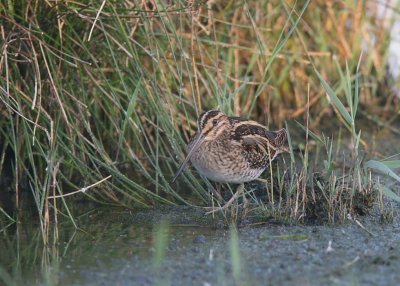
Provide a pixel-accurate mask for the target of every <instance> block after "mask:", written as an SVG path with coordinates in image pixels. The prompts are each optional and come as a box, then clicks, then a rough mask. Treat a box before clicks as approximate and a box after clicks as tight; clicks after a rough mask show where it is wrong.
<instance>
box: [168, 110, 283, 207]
mask: <svg viewBox="0 0 400 286" xmlns="http://www.w3.org/2000/svg"><path fill="white" fill-rule="evenodd" d="M197 126H198V127H197V128H198V129H197V132H196V134H195V135H194V136H193V137H192V138H191V139H190V141H189V143H188V145H187V156H186V158H185V160H184V161H183V162H182V163H181V165H180V166H179V168H178V170H177V172H176V173H175V176H174V178H173V179H172V182H174V181H175V180H176V178H177V177H178V176H179V175H180V173H181V172H182V171H183V169H184V168H185V166H186V164H187V163H188V162H189V160H190V161H191V162H192V164H193V166H194V167H195V168H196V169H197V171H198V172H199V173H200V174H202V175H204V176H206V177H207V178H209V179H210V180H212V181H216V182H222V183H235V184H240V186H239V188H238V191H237V192H236V194H235V195H234V196H233V197H232V198H231V199H230V200H229V201H228V202H227V203H226V204H225V205H224V206H223V207H221V208H219V209H216V210H221V209H225V208H227V207H228V206H229V205H230V204H232V202H233V201H234V200H235V199H236V198H237V197H238V196H239V195H240V193H242V192H243V190H244V185H243V183H245V182H249V181H252V180H255V179H257V178H258V177H259V176H260V175H261V174H262V172H263V171H264V170H265V169H266V168H267V167H268V166H269V164H270V163H271V161H272V160H274V159H275V157H276V156H277V155H278V154H280V153H282V152H287V151H288V149H287V147H286V146H285V145H286V141H287V134H286V130H285V129H280V130H278V131H269V130H267V128H266V127H265V126H263V125H261V124H259V123H257V122H255V121H252V120H245V119H242V118H239V117H228V116H226V115H225V114H224V113H223V112H221V111H219V110H210V111H207V112H204V113H202V114H201V115H200V116H199V118H198V119H197ZM216 210H214V211H216Z"/></svg>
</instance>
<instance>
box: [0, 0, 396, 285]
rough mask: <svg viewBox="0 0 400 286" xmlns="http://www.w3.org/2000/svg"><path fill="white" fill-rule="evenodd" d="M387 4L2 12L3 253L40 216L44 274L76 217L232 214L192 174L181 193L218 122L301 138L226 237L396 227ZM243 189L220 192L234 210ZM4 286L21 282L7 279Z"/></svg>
mask: <svg viewBox="0 0 400 286" xmlns="http://www.w3.org/2000/svg"><path fill="white" fill-rule="evenodd" d="M380 5H381V4H380V3H379V2H373V1H319V0H316V1H289V2H285V1H280V0H276V1H275V0H273V1H231V0H230V1H172V2H171V1H112V2H109V1H100V2H99V3H97V2H95V1H94V2H93V1H73V2H68V1H58V2H52V1H43V0H34V1H28V0H21V1H15V3H14V2H13V1H3V2H2V3H0V20H1V21H0V39H1V40H0V41H1V58H0V75H1V76H0V115H1V116H0V175H1V177H0V221H1V228H0V229H1V232H0V233H1V235H2V236H3V235H4V238H2V239H5V240H7V239H8V235H9V232H10V231H11V232H13V231H12V230H15V224H16V223H17V222H21V221H26V219H27V218H28V219H29V220H30V221H31V222H32V223H35V225H36V224H37V225H39V226H40V227H39V229H40V231H39V232H38V233H37V238H38V239H39V238H40V245H41V246H42V247H44V248H43V249H44V250H43V251H44V254H43V260H42V261H45V262H43V263H44V264H46V263H47V262H48V261H50V260H51V259H50V258H49V257H51V255H50V256H49V253H52V254H54V253H56V252H54V251H52V250H51V249H49V247H50V248H51V247H54V246H55V245H56V244H57V243H58V238H59V235H58V232H59V228H62V225H63V223H70V224H72V225H73V228H74V229H79V227H80V225H79V223H78V222H79V216H80V215H81V212H80V211H76V207H75V206H76V205H77V204H79V205H81V203H83V204H86V205H87V206H93V205H96V206H107V207H111V206H113V207H119V208H124V209H129V210H132V211H137V210H139V209H143V208H148V207H150V208H152V207H153V208H154V207H161V206H165V205H185V206H191V207H204V206H213V205H218V204H221V203H222V202H221V201H218V200H216V199H215V198H214V197H213V196H212V195H211V193H210V192H209V190H210V189H211V188H216V187H217V186H216V185H215V184H213V183H211V182H209V181H207V180H206V179H204V178H202V177H200V176H198V174H196V172H194V171H193V170H191V169H187V170H185V172H184V173H183V175H182V176H181V177H180V178H179V180H178V181H177V183H176V184H173V185H171V184H170V183H169V182H170V179H171V178H172V176H173V174H174V172H175V170H176V168H177V166H178V164H179V163H180V161H181V160H182V158H183V157H184V155H185V144H186V143H187V142H188V140H189V138H190V137H191V135H192V134H193V133H194V129H195V128H196V118H197V116H198V115H199V114H200V112H202V111H204V110H207V109H215V108H218V109H220V110H222V111H224V112H225V113H226V114H228V115H236V116H237V115H241V116H243V117H245V118H251V119H253V120H257V121H258V122H262V123H263V124H265V125H267V126H268V127H270V128H271V129H278V128H281V127H285V128H287V130H288V132H289V135H290V140H289V146H290V151H291V152H290V154H287V155H285V156H283V157H282V158H281V159H280V160H278V161H277V162H276V164H273V165H271V167H270V169H269V170H267V171H266V172H265V174H264V175H263V176H262V180H261V181H259V182H258V183H255V184H249V185H248V186H247V188H246V196H247V197H248V199H249V202H250V205H249V208H248V209H247V211H246V212H245V211H243V210H242V208H241V201H240V200H238V201H237V203H236V204H235V205H234V206H233V207H232V208H231V209H230V210H229V211H227V212H223V213H222V215H219V216H217V217H216V218H215V219H216V220H217V221H218V220H219V219H221V218H222V222H223V223H224V225H225V226H228V225H231V224H232V223H233V224H235V225H236V224H239V225H240V224H241V223H242V222H246V221H247V222H249V223H250V224H251V223H254V224H258V223H264V222H266V221H270V220H273V221H279V222H281V223H290V224H300V225H302V224H321V223H329V224H337V223H343V222H345V221H346V220H347V219H348V218H352V219H356V218H357V217H359V216H363V215H368V214H370V213H378V216H379V217H380V219H381V220H382V221H384V222H389V223H390V222H391V221H393V220H395V218H394V216H395V214H396V211H394V210H393V209H396V207H397V205H396V204H398V203H399V202H400V198H399V196H398V184H399V183H400V177H399V175H398V169H399V168H400V160H399V152H400V150H399V147H398V144H396V143H392V144H391V145H390V148H389V149H388V150H384V151H383V150H381V149H380V145H375V142H381V141H382V137H383V141H385V140H387V141H389V142H397V141H396V140H397V139H396V138H399V136H400V128H399V127H398V126H400V125H399V122H400V118H399V116H400V114H399V110H400V99H399V91H398V90H395V89H394V88H393V87H394V86H395V83H396V79H395V78H392V77H391V76H390V74H388V73H387V63H388V45H389V44H390V25H391V19H388V18H387V17H386V18H385V17H384V15H385V13H383V14H382V13H380V12H379V13H378V11H382V9H383V11H387V10H390V9H392V10H393V7H390V6H388V5H386V6H380ZM378 131H379V133H378ZM384 132H385V133H386V134H385V135H382V134H383V133H384ZM376 134H378V135H376ZM375 137H377V138H375ZM386 138H388V139H386ZM392 138H395V139H394V140H392ZM377 144H381V143H377ZM393 182H397V185H396V183H393ZM234 189H235V188H234V187H233V186H226V185H225V186H222V192H223V193H224V196H226V197H229V196H231V195H232V192H233V191H234ZM393 206H395V207H393ZM88 208H89V207H88ZM255 218H256V219H255ZM17 229H18V228H17ZM231 237H232V239H231V240H230V243H231V244H232V245H233V246H232V247H233V248H232V249H233V250H234V249H235V245H236V246H237V241H236V240H235V239H237V238H235V236H232V235H231ZM158 243H160V244H162V243H163V241H162V240H161V241H159V242H158ZM156 244H157V243H156ZM155 248H156V249H157V246H155ZM53 250H54V249H53ZM45 253H46V254H45ZM57 253H58V252H57ZM156 253H157V251H156ZM44 257H46V258H44ZM55 257H57V255H55ZM156 257H158V256H157V255H156ZM160 257H162V252H161V253H160V254H159V258H160ZM53 258H54V257H53ZM159 258H154V259H155V261H154V267H155V268H156V270H157V269H160V268H159V267H161V266H160V265H159V262H157V259H159ZM231 259H232V261H235V260H236V259H237V253H236V254H235V251H232V257H231ZM46 261H47V262H46ZM54 261H58V260H57V259H55V260H54ZM49 265H50V264H46V267H47V268H46V269H48V267H50V266H49ZM234 265H236V266H234ZM238 267H240V266H239V265H237V264H235V263H233V268H232V271H233V272H232V273H233V277H234V279H237V280H238V279H239V280H240V277H238V276H237V275H239V274H238V273H239V272H240V268H238ZM4 273H6V274H4ZM235 273H236V274H235ZM1 279H2V280H3V281H5V282H6V283H7V281H9V282H10V281H11V282H12V279H11V278H10V279H9V275H8V274H7V271H5V270H4V268H3V267H1V268H0V281H1ZM11 282H10V283H11ZM49 283H50V284H51V283H55V284H57V281H49ZM11 284H12V283H11Z"/></svg>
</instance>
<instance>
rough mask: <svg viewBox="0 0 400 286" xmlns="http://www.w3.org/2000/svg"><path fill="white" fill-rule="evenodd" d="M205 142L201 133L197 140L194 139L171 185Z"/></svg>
mask: <svg viewBox="0 0 400 286" xmlns="http://www.w3.org/2000/svg"><path fill="white" fill-rule="evenodd" d="M202 141H203V136H201V134H200V133H198V134H197V135H196V138H194V142H193V145H192V147H191V148H190V150H189V151H188V154H187V155H186V158H185V160H183V162H182V163H181V165H180V166H179V168H178V170H177V171H176V173H175V175H174V178H173V179H172V181H171V183H174V182H175V180H176V178H178V176H179V175H180V174H181V173H182V171H183V169H184V168H185V166H186V164H187V163H188V162H189V160H190V157H192V155H193V153H194V152H195V151H196V150H197V148H199V146H200V144H201V142H202Z"/></svg>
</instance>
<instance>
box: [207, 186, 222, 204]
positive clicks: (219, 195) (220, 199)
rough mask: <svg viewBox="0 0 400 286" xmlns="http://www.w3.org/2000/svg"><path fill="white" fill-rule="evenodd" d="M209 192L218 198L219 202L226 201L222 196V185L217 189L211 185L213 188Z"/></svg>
mask: <svg viewBox="0 0 400 286" xmlns="http://www.w3.org/2000/svg"><path fill="white" fill-rule="evenodd" d="M209 190H210V191H211V193H212V194H213V195H214V196H215V197H216V198H217V200H218V201H219V202H223V201H224V199H223V198H222V196H221V185H220V184H219V183H217V186H216V188H214V186H212V185H211V188H210V189H209Z"/></svg>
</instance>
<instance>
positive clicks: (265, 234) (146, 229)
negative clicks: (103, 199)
mask: <svg viewBox="0 0 400 286" xmlns="http://www.w3.org/2000/svg"><path fill="white" fill-rule="evenodd" d="M357 220H358V222H359V224H358V223H357V222H355V221H354V220H349V221H347V222H346V223H345V224H343V225H336V226H329V225H320V226H300V225H297V226H293V225H282V224H277V223H273V222H266V223H264V224H260V225H257V226H254V225H253V226H244V227H240V228H238V232H237V234H238V245H239V247H236V248H235V249H234V250H232V246H233V247H235V246H234V245H233V243H232V240H231V238H230V230H229V229H227V228H224V227H223V223H222V222H221V221H219V220H218V219H212V217H211V216H204V211H203V210H202V209H194V208H189V207H172V208H167V207H163V208H157V209H149V210H144V211H140V212H136V213H133V212H130V211H121V210H110V209H108V210H94V211H91V212H88V213H86V214H84V215H82V216H80V218H79V219H78V223H79V226H80V227H81V228H82V229H83V230H84V231H79V230H78V231H75V230H74V228H73V227H72V226H66V225H64V226H63V227H62V228H60V229H59V236H60V239H59V241H60V243H58V244H57V245H56V246H55V247H54V248H48V249H47V250H46V251H48V253H49V254H50V255H47V256H46V255H44V252H40V251H39V250H38V248H37V247H36V246H35V244H34V243H33V242H32V240H33V239H35V237H36V238H37V239H40V237H38V236H37V235H36V234H37V233H38V230H37V228H35V227H34V226H28V225H19V226H18V232H14V233H12V232H13V230H10V229H9V230H7V231H6V232H7V234H5V233H2V234H1V238H0V241H1V243H0V247H1V248H2V249H0V252H1V253H2V255H1V258H0V259H1V260H0V262H1V264H0V265H1V268H2V269H3V270H6V271H7V273H9V275H10V277H11V279H12V280H11V281H14V282H16V284H18V285H28V284H29V285H48V284H56V285H156V284H158V285H277V284H278V283H279V284H282V285H395V284H397V283H398V281H400V273H399V271H398V269H399V268H400V233H399V227H400V220H399V218H398V216H396V217H395V218H394V221H393V223H391V224H382V223H380V222H379V216H377V215H371V216H368V217H365V218H357ZM161 221H164V222H166V223H167V224H164V225H165V226H166V231H165V232H163V233H161V234H160V232H159V231H157V229H158V225H159V223H160V222H161ZM14 231H15V230H14ZM160 235H161V238H162V239H161V240H160ZM160 241H161V242H160ZM15 249H21V250H22V249H23V250H24V252H23V253H22V252H21V253H19V258H18V257H15V255H16V254H17V253H16V252H15ZM160 249H161V252H160ZM235 251H239V253H240V255H239V260H237V259H235V258H232V252H235ZM43 259H47V260H48V261H47V262H46V261H43ZM232 264H234V265H232ZM235 267H236V268H235Z"/></svg>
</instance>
